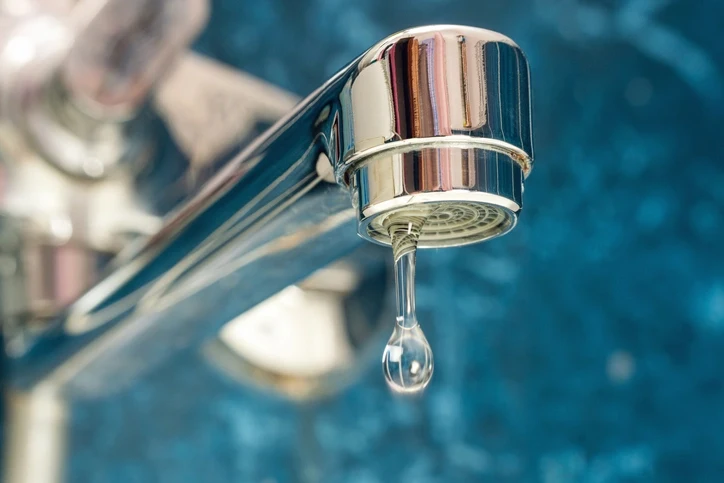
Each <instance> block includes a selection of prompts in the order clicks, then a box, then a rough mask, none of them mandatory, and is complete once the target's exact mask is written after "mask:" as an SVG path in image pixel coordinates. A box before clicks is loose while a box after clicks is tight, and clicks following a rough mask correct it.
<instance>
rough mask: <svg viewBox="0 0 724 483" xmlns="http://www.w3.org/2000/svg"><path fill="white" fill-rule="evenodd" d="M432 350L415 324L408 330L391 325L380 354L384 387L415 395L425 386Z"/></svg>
mask: <svg viewBox="0 0 724 483" xmlns="http://www.w3.org/2000/svg"><path fill="white" fill-rule="evenodd" d="M434 365H435V364H434V362H433V358H432V349H431V348H430V344H428V342H427V339H426V338H425V334H423V333H422V329H421V328H420V325H419V324H415V326H414V327H412V328H405V327H402V326H401V325H400V324H395V330H394V331H393V332H392V337H390V340H389V341H388V342H387V347H385V352H384V354H383V355H382V368H383V371H384V373H385V379H386V380H387V384H389V386H390V387H391V388H392V389H393V390H394V391H397V392H418V391H421V390H423V389H424V388H425V386H427V384H428V383H429V382H430V379H431V378H432V373H433V370H434Z"/></svg>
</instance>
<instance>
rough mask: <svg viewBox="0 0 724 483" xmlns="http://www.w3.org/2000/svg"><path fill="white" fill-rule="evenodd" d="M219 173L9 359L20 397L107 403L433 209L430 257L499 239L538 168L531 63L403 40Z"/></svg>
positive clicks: (492, 52) (319, 94)
mask: <svg viewBox="0 0 724 483" xmlns="http://www.w3.org/2000/svg"><path fill="white" fill-rule="evenodd" d="M216 165H217V166H221V167H220V169H219V170H218V172H217V173H216V174H215V175H214V176H213V177H211V178H210V179H205V178H200V180H199V181H198V182H197V183H195V184H190V185H188V186H187V190H188V194H187V196H186V197H185V198H186V201H185V202H183V203H182V204H181V205H180V206H178V207H177V208H175V209H174V210H173V211H172V212H171V213H170V214H169V215H168V216H167V217H166V218H165V219H164V222H163V225H162V226H161V227H160V229H158V230H157V231H156V232H155V233H153V234H151V235H149V236H147V237H144V238H143V239H141V240H139V241H137V242H135V244H133V245H131V246H130V247H128V248H127V249H126V250H124V251H123V252H121V253H120V254H119V255H118V256H117V257H116V258H115V259H114V260H113V261H112V262H111V263H110V266H109V271H108V275H107V276H106V277H105V278H103V279H102V280H101V281H100V282H99V283H98V284H96V285H95V286H93V287H92V288H91V289H90V290H88V291H87V292H86V293H85V294H84V295H82V296H81V297H80V298H78V299H77V300H76V301H74V302H73V303H71V304H69V305H68V306H67V307H66V308H65V309H64V310H63V311H62V312H61V313H59V314H57V315H56V316H55V318H54V319H53V323H52V324H51V325H50V326H49V327H48V328H47V329H46V330H44V331H43V332H42V333H40V334H38V335H37V337H36V340H35V341H34V343H33V344H32V346H31V347H30V348H29V349H28V350H27V351H25V352H24V353H23V354H21V355H19V356H17V357H16V358H15V359H14V361H13V364H14V369H15V370H14V371H13V384H14V385H15V386H16V387H18V388H21V389H31V388H34V387H38V386H43V387H48V388H52V389H53V390H54V391H57V392H58V393H60V394H62V395H63V396H64V397H84V396H96V395H102V394H107V393H108V392H111V391H112V390H114V389H116V388H117V387H119V386H120V385H122V383H123V382H128V381H130V380H132V379H133V378H134V377H135V376H137V375H139V374H140V373H141V372H142V371H144V370H148V369H149V368H151V367H153V365H154V364H156V363H158V362H160V361H162V360H164V359H165V358H166V357H168V356H170V355H172V354H173V353H176V352H178V351H181V350H184V349H186V348H188V347H192V346H194V345H197V344H198V343H199V342H201V341H203V340H207V339H208V338H209V337H212V336H214V335H215V334H217V333H218V331H219V330H220V329H221V327H222V326H223V325H224V324H225V323H227V322H228V321H229V320H231V319H233V318H234V317H235V316H236V315H238V314H239V313H241V312H243V311H245V310H247V309H249V308H251V307H252V306H254V305H256V304H258V303H259V302H261V301H263V300H264V299H265V298H267V297H269V296H271V295H273V294H274V293H276V292H278V291H279V290H281V289H282V288H284V287H286V286H288V285H290V284H293V283H295V282H297V281H299V280H301V279H302V278H304V277H305V276H307V275H309V274H310V273H312V272H313V271H315V270H316V269H318V268H320V267H323V266H325V265H327V264H329V263H330V262H332V261H334V260H336V259H338V258H340V257H342V256H344V255H346V254H348V253H350V252H351V251H352V250H353V249H355V248H356V247H357V246H358V245H359V244H360V243H363V238H364V239H368V240H371V241H374V242H377V243H381V244H389V240H388V239H386V238H385V234H384V230H379V228H378V227H380V226H382V222H383V220H384V217H385V216H389V215H390V214H397V215H399V214H400V213H403V214H404V213H405V212H406V210H413V211H414V209H415V207H416V206H419V205H420V204H434V205H435V206H436V207H439V210H440V216H438V217H437V218H436V220H435V223H431V224H430V227H431V228H430V230H429V231H428V232H426V233H425V234H423V236H422V237H421V239H420V246H422V247H425V246H431V247H443V246H453V245H460V244H464V243H471V242H476V241H481V240H484V239H488V238H491V237H494V236H498V235H501V234H504V233H506V232H507V231H508V230H510V229H512V228H513V227H514V226H515V222H516V220H517V215H518V212H519V211H520V209H521V208H522V192H523V182H524V178H525V176H526V175H527V174H528V172H529V171H530V169H531V166H532V139H531V130H530V88H529V73H528V66H527V62H526V60H525V58H524V56H523V54H522V52H521V51H520V49H519V48H518V47H517V46H516V45H515V44H514V43H513V42H512V41H511V40H510V39H508V38H506V37H504V36H502V35H500V34H496V33H494V32H490V31H486V30H482V29H474V28H468V27H455V26H435V27H425V28H419V29H412V30H408V31H403V32H401V33H399V34H396V35H394V36H392V37H389V38H388V39H385V40H383V41H382V42H380V43H379V44H378V45H376V46H374V47H373V48H371V49H370V50H368V51H367V52H366V53H364V54H363V55H361V56H360V57H359V58H357V59H356V60H354V61H353V62H351V63H350V64H349V65H348V66H347V67H345V68H344V69H343V70H342V71H340V72H339V73H338V74H337V75H336V76H334V77H333V78H332V79H331V80H329V81H328V82H327V83H325V84H324V85H323V86H322V87H320V88H319V89H318V90H316V91H315V92H314V93H312V94H311V95H310V96H308V97H307V98H306V99H304V100H303V101H302V102H301V103H299V104H298V105H297V107H296V108H295V109H294V110H293V111H292V112H291V113H289V114H288V115H287V116H286V117H284V118H283V119H281V120H280V121H278V122H277V123H276V124H275V125H274V126H272V127H271V128H270V129H269V130H268V131H266V132H265V133H264V134H263V135H262V136H261V137H260V138H258V139H257V140H256V141H254V142H253V143H252V144H251V145H249V146H248V147H246V148H245V149H243V150H242V151H241V152H238V153H235V154H232V155H231V156H228V157H227V158H226V159H225V160H223V161H222V162H220V163H216ZM358 235H360V236H358Z"/></svg>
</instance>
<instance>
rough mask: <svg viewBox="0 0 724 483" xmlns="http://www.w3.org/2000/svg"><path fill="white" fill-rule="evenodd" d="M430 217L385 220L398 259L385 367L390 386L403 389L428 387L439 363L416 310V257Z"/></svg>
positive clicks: (400, 390) (396, 259) (394, 388)
mask: <svg viewBox="0 0 724 483" xmlns="http://www.w3.org/2000/svg"><path fill="white" fill-rule="evenodd" d="M426 218H427V217H414V216H412V217H410V216H405V217H401V218H397V219H395V217H390V219H388V220H386V222H385V228H386V229H387V231H388V233H389V235H390V239H391V241H392V251H393V255H394V259H395V287H396V295H397V320H396V322H395V328H394V330H393V332H392V336H391V337H390V340H389V341H388V342H387V346H386V347H385V352H384V354H383V355H382V370H383V372H384V374H385V379H386V380H387V384H388V385H389V386H390V388H392V389H393V390H394V391H396V392H401V393H414V392H419V391H422V390H423V389H425V387H426V386H427V384H428V383H429V382H430V379H431V378H432V373H433V370H434V367H435V364H434V361H433V356H432V349H431V348H430V344H429V343H428V342H427V339H426V338H425V334H424V333H423V332H422V329H421V328H420V324H419V323H418V322H417V315H416V314H415V258H416V254H417V241H418V238H419V236H420V231H421V229H422V226H423V224H424V223H425V220H426Z"/></svg>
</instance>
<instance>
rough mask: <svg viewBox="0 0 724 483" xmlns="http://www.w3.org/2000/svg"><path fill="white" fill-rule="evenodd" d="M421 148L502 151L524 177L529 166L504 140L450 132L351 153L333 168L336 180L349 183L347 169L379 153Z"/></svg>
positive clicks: (522, 156) (379, 154)
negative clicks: (443, 135)
mask: <svg viewBox="0 0 724 483" xmlns="http://www.w3.org/2000/svg"><path fill="white" fill-rule="evenodd" d="M422 148H480V149H487V150H490V151H495V152H497V153H501V154H505V155H507V156H509V157H510V159H511V160H513V161H514V162H515V163H517V164H518V165H519V166H520V168H521V170H523V176H524V177H526V178H527V177H528V175H529V174H530V172H531V169H532V160H531V158H530V156H528V154H527V153H526V152H525V151H523V150H522V149H520V148H519V147H517V146H513V145H512V144H510V143H507V142H505V141H500V140H497V139H490V138H478V137H473V136H467V135H465V134H454V135H451V136H446V137H429V138H413V139H405V140H402V141H395V142H393V143H387V144H381V145H379V146H374V147H371V148H368V149H366V150H364V151H360V152H357V153H355V154H354V155H352V156H350V157H349V158H347V159H346V160H345V161H344V163H343V164H341V165H339V166H338V168H337V181H338V182H339V183H344V184H346V185H349V176H347V175H348V174H349V173H351V172H354V171H355V170H357V169H359V168H361V167H362V166H364V165H365V164H367V163H370V162H372V161H374V160H375V159H376V158H378V157H379V156H381V155H388V154H395V153H404V152H408V151H413V150H417V149H422Z"/></svg>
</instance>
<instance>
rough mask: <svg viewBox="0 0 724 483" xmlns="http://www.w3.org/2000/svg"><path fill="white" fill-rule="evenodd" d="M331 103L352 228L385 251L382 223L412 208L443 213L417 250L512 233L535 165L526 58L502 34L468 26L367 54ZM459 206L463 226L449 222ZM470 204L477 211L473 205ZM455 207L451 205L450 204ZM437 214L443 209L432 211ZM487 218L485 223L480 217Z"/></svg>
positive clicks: (404, 36) (413, 33)
mask: <svg viewBox="0 0 724 483" xmlns="http://www.w3.org/2000/svg"><path fill="white" fill-rule="evenodd" d="M356 70H357V73H356V75H354V76H352V77H351V78H350V79H349V81H348V82H347V84H346V85H345V88H344V90H343V92H342V95H341V98H342V99H344V100H345V101H346V103H347V104H348V105H349V108H346V109H345V108H344V105H345V101H343V108H342V109H341V117H342V120H341V124H342V125H343V126H344V129H342V130H341V138H342V139H341V143H338V144H339V146H340V149H339V151H338V152H336V153H334V154H336V156H335V157H333V158H332V159H333V161H334V164H335V168H336V174H337V177H338V179H339V180H340V181H342V182H347V183H349V184H350V187H351V189H352V193H353V194H352V196H353V200H354V201H355V204H356V207H357V210H358V220H359V225H358V231H359V234H360V235H361V236H362V237H363V238H366V239H369V240H371V241H375V242H378V243H382V244H389V237H388V236H387V234H386V233H385V230H380V229H379V228H380V226H381V223H380V220H379V219H378V217H381V216H382V217H384V216H387V215H390V214H392V213H393V212H395V211H398V210H404V209H407V207H409V206H410V205H416V204H419V203H435V204H438V203H443V205H440V206H438V207H436V210H438V214H439V213H441V212H442V211H445V212H446V213H447V215H446V216H447V218H450V225H449V226H450V229H449V230H445V229H444V224H438V226H436V227H434V230H433V227H432V226H431V225H427V227H426V229H424V230H423V233H422V235H421V238H420V240H419V243H420V246H421V247H442V246H451V245H461V244H465V243H473V242H478V241H482V240H485V239H488V238H492V237H494V236H498V235H501V234H504V233H506V232H507V231H509V230H510V229H512V228H513V227H514V226H515V220H516V218H517V214H518V212H519V211H520V209H521V207H522V193H523V179H524V176H527V175H528V173H529V172H530V170H531V168H532V164H533V140H532V134H531V112H530V110H531V107H530V106H531V101H530V97H531V92H530V75H529V70H528V63H527V61H526V59H525V56H524V55H523V52H522V51H521V50H520V48H519V47H518V46H517V45H516V44H515V43H514V42H513V41H512V40H510V39H509V38H507V37H505V36H503V35H501V34H498V33H496V32H491V31H488V30H481V29H475V28H469V27H445V26H440V27H437V28H435V29H426V28H420V29H411V30H409V31H405V32H403V33H400V34H398V35H395V36H393V37H391V38H390V39H387V40H385V41H383V42H382V43H380V44H378V45H377V46H375V47H373V48H372V49H370V50H369V51H368V52H367V53H365V55H363V56H362V58H361V59H360V61H359V64H358V65H357V67H356ZM460 203H462V204H464V205H465V206H466V207H467V209H464V210H463V211H465V212H466V213H469V212H470V211H471V210H472V212H473V213H474V214H475V216H473V217H472V218H470V217H468V222H469V223H468V224H467V225H463V224H461V223H460V221H461V220H462V219H458V220H457V222H456V220H454V219H453V218H452V217H453V216H454V214H455V213H460V210H462V209H463V208H461V207H460V205H459V204H460ZM476 205H477V206H476ZM456 207H457V209H456ZM441 210H442V211H441ZM489 213H494V214H496V215H501V216H495V217H493V218H492V221H494V222H495V223H493V224H492V225H490V224H486V223H485V220H486V219H488V218H487V217H486V214H489Z"/></svg>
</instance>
